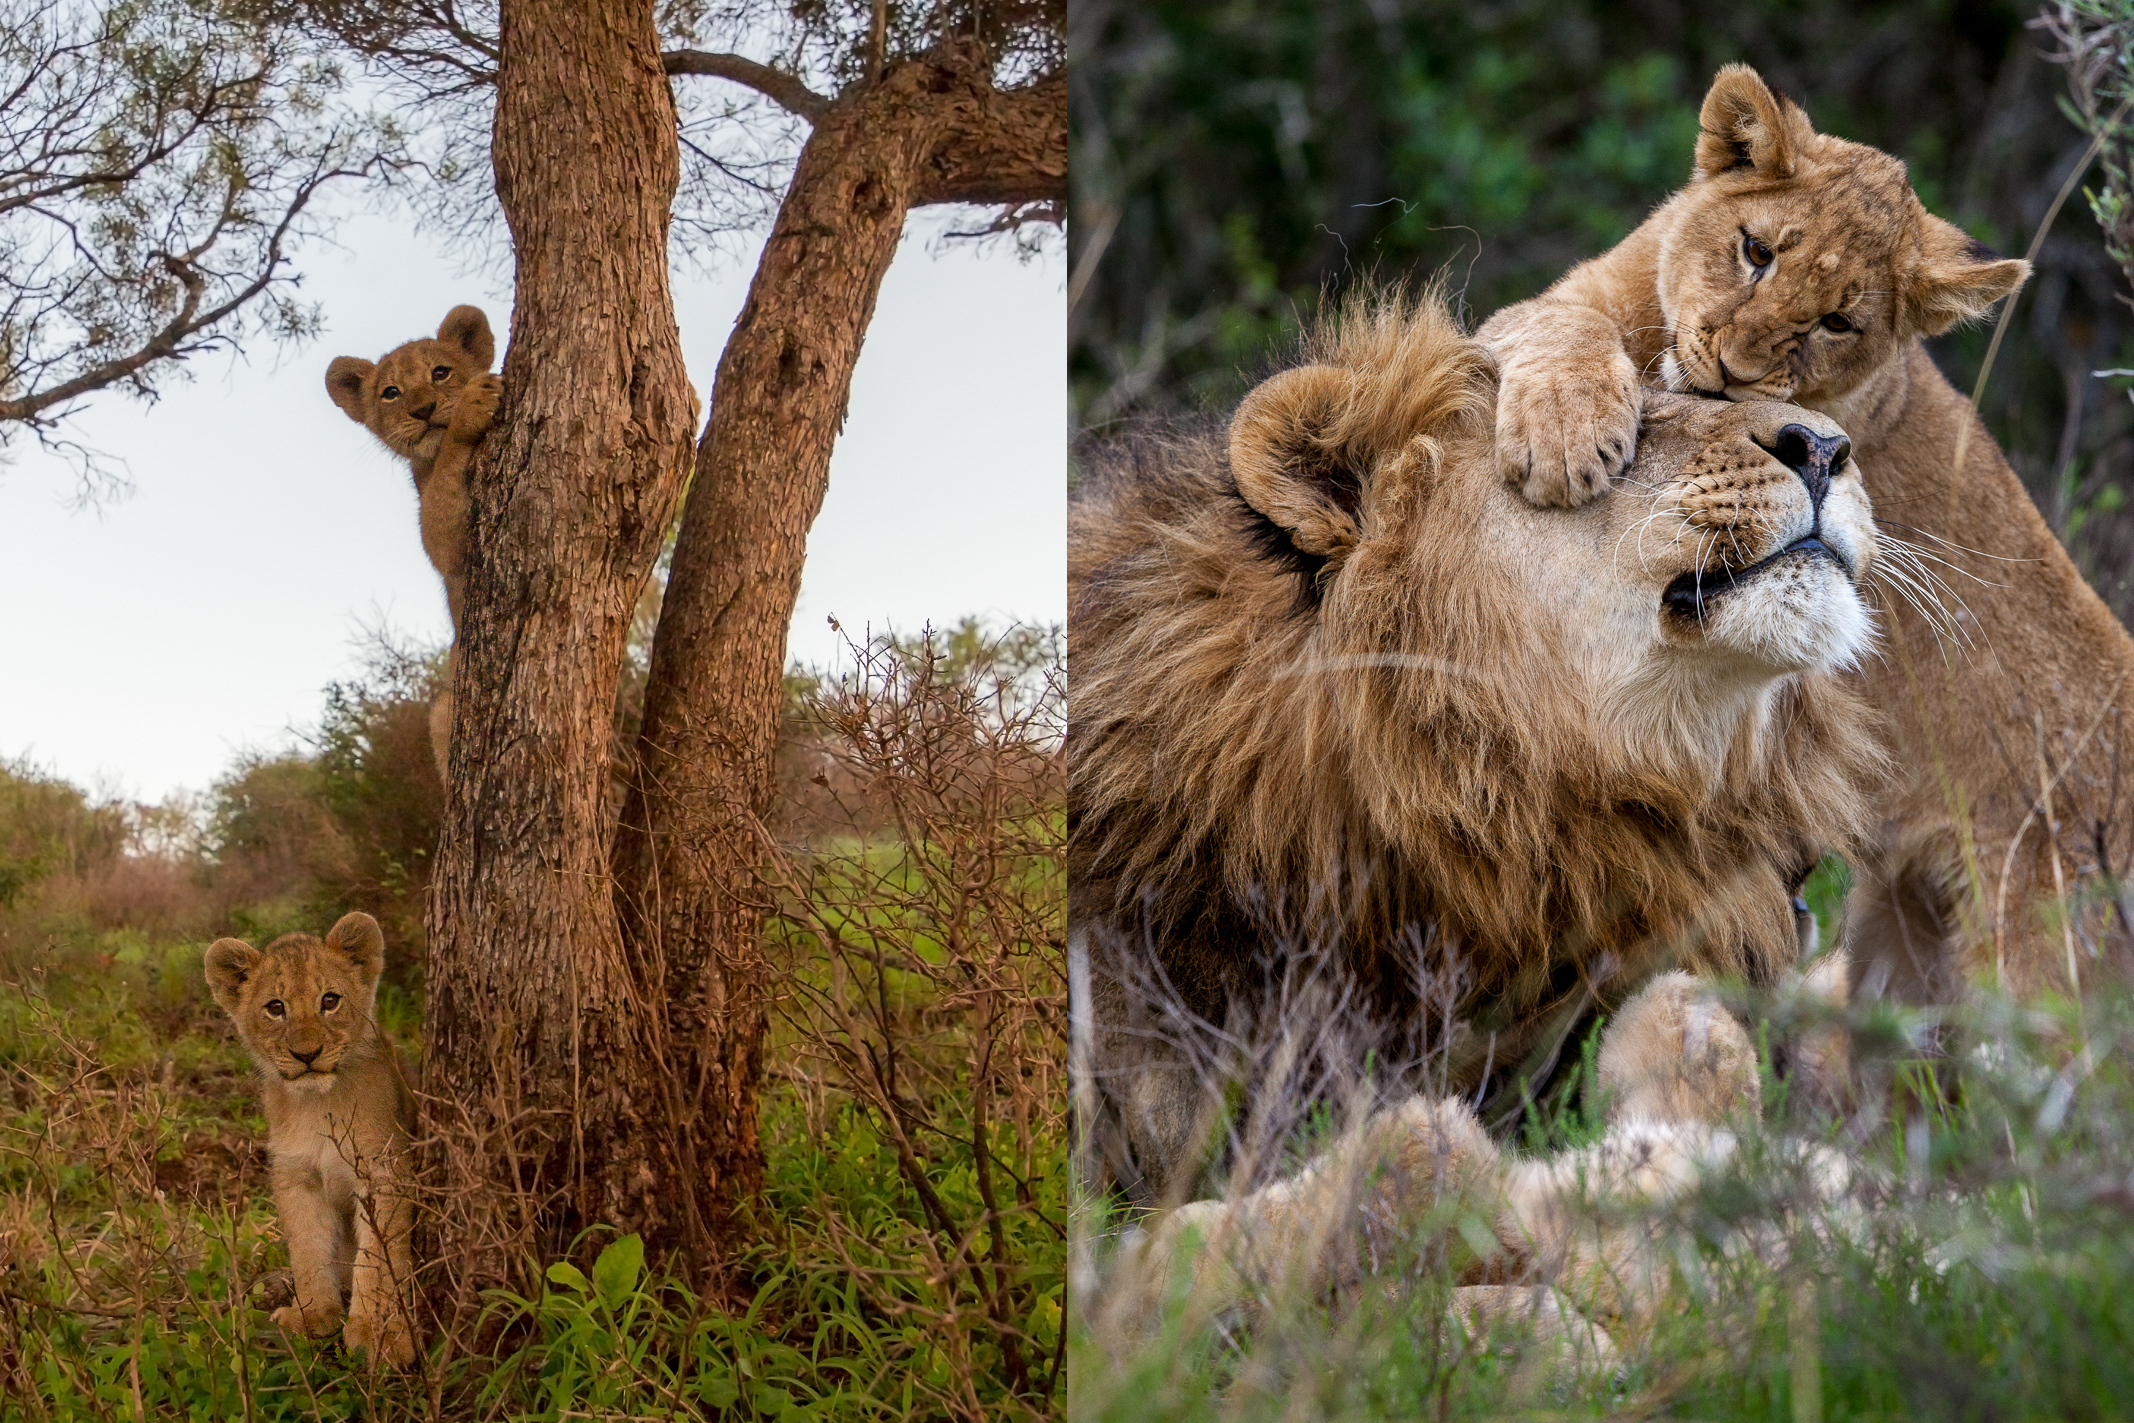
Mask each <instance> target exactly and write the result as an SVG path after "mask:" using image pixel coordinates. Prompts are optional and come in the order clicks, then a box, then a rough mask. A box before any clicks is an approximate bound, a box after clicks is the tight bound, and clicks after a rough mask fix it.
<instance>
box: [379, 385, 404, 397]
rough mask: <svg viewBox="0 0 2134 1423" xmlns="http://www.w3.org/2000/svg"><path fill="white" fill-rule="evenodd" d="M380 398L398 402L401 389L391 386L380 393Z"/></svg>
mask: <svg viewBox="0 0 2134 1423" xmlns="http://www.w3.org/2000/svg"><path fill="white" fill-rule="evenodd" d="M378 398H379V399H380V400H398V399H399V398H400V387H399V386H397V385H389V386H387V387H386V388H385V389H383V390H381V391H379V392H378Z"/></svg>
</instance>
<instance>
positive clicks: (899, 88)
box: [618, 54, 1067, 1265]
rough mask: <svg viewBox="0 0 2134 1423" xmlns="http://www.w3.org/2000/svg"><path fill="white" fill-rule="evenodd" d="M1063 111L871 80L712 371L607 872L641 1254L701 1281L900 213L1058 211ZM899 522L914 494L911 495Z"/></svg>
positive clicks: (738, 1115)
mask: <svg viewBox="0 0 2134 1423" xmlns="http://www.w3.org/2000/svg"><path fill="white" fill-rule="evenodd" d="M1066 151H1067V147H1066V91H1065V84H1064V81H1061V80H1058V79H1052V80H1048V81H1045V82H1044V83H1041V84H1039V85H1036V86H1033V87H1031V88H1029V89H1025V90H1020V91H1009V92H1002V91H999V90H996V89H994V88H993V87H992V85H991V82H990V80H989V78H988V76H987V72H986V69H985V66H984V65H983V64H982V63H972V62H968V61H966V60H964V59H963V58H961V57H959V56H957V55H954V54H949V55H946V56H936V57H929V58H926V59H920V60H908V61H901V62H898V63H896V64H894V65H892V66H890V67H889V68H888V69H887V70H886V71H885V72H884V73H882V74H881V75H880V76H879V77H878V78H876V79H875V80H873V81H872V82H870V83H868V84H866V85H864V86H862V87H860V88H858V89H856V90H852V91H848V92H847V93H846V94H845V95H844V96H843V97H841V98H840V99H838V100H837V101H836V102H835V103H833V104H831V105H829V106H828V107H827V108H826V109H825V110H824V111H822V112H821V113H820V114H818V115H817V116H816V117H815V128H814V132H813V134H812V135H811V136H810V138H809V140H808V143H807V146H806V147H805V148H804V149H803V150H802V152H801V155H800V161H799V163H798V165H797V166H796V168H795V170H794V174H793V181H792V186H791V188H790V189H789V190H788V192H787V195H786V198H785V201H784V203H783V205H782V206H781V207H780V209H779V213H778V218H777V222H776V225H775V226H774V227H773V229H772V232H771V235H770V239H769V241H768V242H767V243H766V245H765V247H764V250H763V256H762V259H761V261H760V263H759V264H758V266H757V268H756V274H755V278H754V280H753V281H752V282H751V284H750V287H749V295H748V301H747V304H746V305H745V306H744V307H743V308H742V312H741V315H740V318H739V319H738V320H737V322H736V323H735V326H734V330H733V334H732V336H731V337H730V338H729V340H728V341H727V344H726V349H725V352H724V354H723V355H722V356H721V358H720V361H719V370H718V378H717V383H716V385H715V386H714V387H713V390H712V396H711V420H710V423H709V425H708V426H707V427H706V429H705V431H704V437H703V440H702V442H701V443H700V444H699V446H698V448H697V473H696V477H695V480H694V482H693V483H692V485H691V488H690V493H689V500H688V505H687V508H686V509H685V511H684V514H683V521H682V527H681V533H680V538H679V541H678V543H677V545H676V548H675V553H674V563H673V569H672V573H671V576H670V578H669V581H668V585H667V595H666V605H665V607H664V609H663V610H662V613H661V616H660V623H659V631H658V634H657V636H656V638H655V639H654V642H653V650H652V666H651V676H650V681H649V684H648V686H647V689H646V694H645V713H644V722H643V730H642V733H641V735H640V738H639V743H638V758H639V764H638V772H639V774H638V777H637V780H636V784H635V788H634V789H633V791H632V793H631V797H630V805H629V808H628V810H627V811H626V813H625V816H624V823H623V828H622V838H621V842H620V844H619V847H618V870H619V874H620V877H621V879H622V881H623V885H624V888H625V892H626V894H627V896H628V905H627V906H626V907H627V909H628V910H629V911H630V914H631V918H630V924H631V937H632V941H633V950H634V953H635V955H636V958H637V960H638V963H639V965H640V972H641V973H642V974H643V975H644V979H643V981H645V982H646V983H647V984H648V985H649V984H653V983H657V984H658V985H660V992H661V993H662V999H661V1001H662V1003H663V1011H662V1012H660V1013H658V1014H654V1015H650V1016H652V1017H654V1018H657V1019H658V1020H659V1021H660V1022H661V1023H663V1024H664V1025H665V1028H666V1032H667V1035H668V1036H667V1039H666V1048H665V1051H666V1054H667V1060H668V1062H669V1063H670V1067H671V1072H672V1076H671V1078H670V1079H669V1086H670V1095H669V1098H668V1101H667V1112H668V1120H667V1132H666V1134H665V1136H664V1137H663V1138H654V1137H650V1136H648V1137H647V1138H646V1139H645V1141H644V1142H643V1146H644V1147H645V1153H644V1161H643V1170H644V1172H645V1173H646V1174H647V1176H649V1177H651V1178H653V1179H658V1180H660V1181H662V1182H665V1183H668V1184H667V1187H666V1189H665V1190H664V1191H663V1195H664V1197H665V1198H666V1199H668V1200H671V1201H673V1202H675V1203H676V1206H677V1211H676V1214H675V1216H674V1217H673V1218H670V1219H668V1220H665V1221H663V1222H661V1225H662V1232H663V1239H662V1243H663V1244H666V1245H667V1246H669V1247H680V1248H682V1249H686V1250H688V1251H689V1252H690V1253H691V1254H692V1255H693V1256H695V1257H696V1259H697V1260H698V1261H700V1262H701V1263H704V1264H706V1265H716V1263H717V1262H718V1261H719V1259H720V1258H721V1256H722V1255H723V1254H724V1253H725V1249H726V1247H727V1245H728V1243H729V1237H730V1236H731V1234H732V1233H733V1231H734V1229H735V1226H736V1224H737V1222H736V1220H735V1214H736V1211H737V1210H738V1209H739V1208H740V1207H741V1206H742V1205H743V1203H745V1202H746V1201H747V1200H748V1199H749V1198H750V1197H752V1196H753V1195H754V1194H755V1192H756V1191H757V1189H758V1188H759V1187H760V1185H761V1183H762V1175H763V1158H762V1153H761V1149H760V1147H759V1144H758V1140H757V1113H756V1094H757V1085H758V1081H759V1078H760V1076H761V1068H762V1052H763V1035H764V1022H765V991H766V988H767V987H768V974H767V971H766V966H765V963H764V960H763V956H762V954H761V951H760V947H759V944H758V939H759V936H760V934H761V932H762V928H763V919H764V914H765V911H766V910H767V908H768V907H769V906H768V902H767V901H766V899H765V898H764V897H763V895H762V893H761V891H760V890H759V889H758V888H757V882H756V875H755V869H756V867H757V865H758V863H759V853H760V848H761V845H762V834H763V829H762V826H763V820H764V817H765V816H766V815H767V814H768V812H769V810H770V798H771V794H772V790H773V779H772V758H773V753H774V751H775V747H776V742H777V735H778V723H779V714H780V708H781V702H782V697H783V677H782V674H783V671H784V666H785V645H786V630H787V627H788V625H789V624H790V622H791V621H792V616H793V605H794V602H795V599H796V598H797V596H798V593H799V588H800V572H801V564H802V561H803V558H804V557H805V554H806V549H807V534H808V528H809V526H810V525H811V524H812V523H813V522H814V520H815V515H816V513H817V511H818V510H819V509H820V508H821V507H822V500H823V493H824V490H825V488H826V487H827V483H828V479H829V471H830V451H831V447H832V445H833V443H834V442H835V440H836V438H837V433H838V431H839V429H840V428H841V427H842V425H843V423H844V418H845V406H846V401H847V398H848V397H849V395H850V392H851V387H852V370H853V367H854V365H855V364H856V363H857V362H858V360H859V354H860V343H861V341H862V339H863V338H864V337H865V335H866V331H867V323H868V321H869V319H870V318H871V317H872V316H873V314H874V304H875V298H876V296H877V294H878V293H879V292H880V291H881V286H882V278H883V276H884V275H885V274H886V273H887V272H888V270H889V264H890V262H891V261H892V260H893V259H894V258H895V256H896V252H897V246H898V243H899V241H900V239H901V237H902V235H903V231H904V219H905V216H906V214H907V213H908V212H909V210H910V209H911V208H912V207H914V206H917V205H919V204H922V203H927V202H936V201H965V202H987V203H1017V202H1036V201H1047V200H1052V201H1057V200H1062V199H1064V196H1065V188H1066V181H1065V175H1066ZM913 497H915V498H923V497H924V491H920V490H914V491H913Z"/></svg>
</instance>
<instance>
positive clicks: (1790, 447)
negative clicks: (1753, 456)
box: [1769, 425, 1852, 509]
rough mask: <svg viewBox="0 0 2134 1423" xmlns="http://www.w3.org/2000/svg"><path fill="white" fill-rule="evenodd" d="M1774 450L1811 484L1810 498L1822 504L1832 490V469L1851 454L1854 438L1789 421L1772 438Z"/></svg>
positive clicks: (1804, 482) (1776, 456) (1815, 505)
mask: <svg viewBox="0 0 2134 1423" xmlns="http://www.w3.org/2000/svg"><path fill="white" fill-rule="evenodd" d="M1769 448H1770V451H1771V454H1772V455H1773V456H1774V457H1775V458H1776V459H1777V460H1778V462H1779V463H1780V464H1782V465H1784V466H1786V468H1788V469H1790V470H1792V471H1793V472H1794V473H1795V474H1797V475H1799V476H1800V480H1801V483H1803V484H1805V485H1807V486H1808V502H1809V503H1810V504H1811V505H1813V506H1814V507H1815V508H1817V509H1821V508H1822V507H1823V496H1824V495H1826V494H1828V493H1830V472H1831V471H1832V470H1834V469H1836V468H1837V467H1838V466H1839V465H1841V464H1843V463H1845V461H1846V460H1848V459H1850V458H1851V457H1852V441H1851V440H1848V439H1846V438H1845V437H1844V436H1843V435H1819V434H1817V433H1816V432H1815V431H1813V430H1811V429H1809V428H1808V427H1807V426H1806V425H1787V426H1784V427H1782V428H1781V429H1780V430H1779V432H1778V437H1777V438H1776V439H1774V440H1772V442H1771V444H1770V446H1769Z"/></svg>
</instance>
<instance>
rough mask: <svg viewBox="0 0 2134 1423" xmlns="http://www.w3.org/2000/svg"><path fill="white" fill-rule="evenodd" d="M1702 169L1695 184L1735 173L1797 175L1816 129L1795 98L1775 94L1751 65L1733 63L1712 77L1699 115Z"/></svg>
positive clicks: (1696, 173)
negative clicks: (1739, 170)
mask: <svg viewBox="0 0 2134 1423" xmlns="http://www.w3.org/2000/svg"><path fill="white" fill-rule="evenodd" d="M1697 126H1698V128H1699V129H1700V130H1702V131H1701V132H1700V133H1699V134H1698V135H1697V166H1696V169H1695V170H1694V171H1693V172H1692V173H1691V175H1690V177H1691V180H1692V181H1694V180H1696V179H1699V178H1709V177H1711V176H1712V175H1713V174H1714V173H1725V172H1729V171H1731V170H1732V169H1735V168H1753V169H1755V170H1756V171H1757V173H1758V174H1760V175H1761V176H1763V177H1766V178H1784V177H1787V176H1789V175H1791V173H1792V172H1793V165H1794V164H1795V163H1796V162H1797V161H1798V160H1799V158H1800V154H1801V150H1802V149H1805V148H1806V147H1807V146H1808V144H1809V143H1810V142H1811V141H1812V140H1813V139H1814V138H1815V127H1814V125H1812V124H1810V123H1809V122H1808V116H1807V115H1806V114H1804V113H1802V112H1801V110H1800V106H1799V105H1798V104H1795V103H1794V102H1793V101H1792V100H1791V99H1788V98H1784V97H1782V96H1780V95H1778V94H1774V93H1772V92H1771V87H1770V86H1769V85H1768V84H1766V83H1764V81H1763V76H1762V75H1760V74H1758V73H1757V72H1756V71H1755V70H1753V69H1751V68H1749V66H1748V65H1746V64H1729V65H1724V66H1722V67H1721V69H1720V70H1719V72H1718V73H1717V74H1715V75H1714V76H1712V87H1711V89H1710V90H1709V91H1708V92H1706V94H1705V96H1704V107H1703V108H1702V109H1701V110H1699V111H1698V114H1697Z"/></svg>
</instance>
